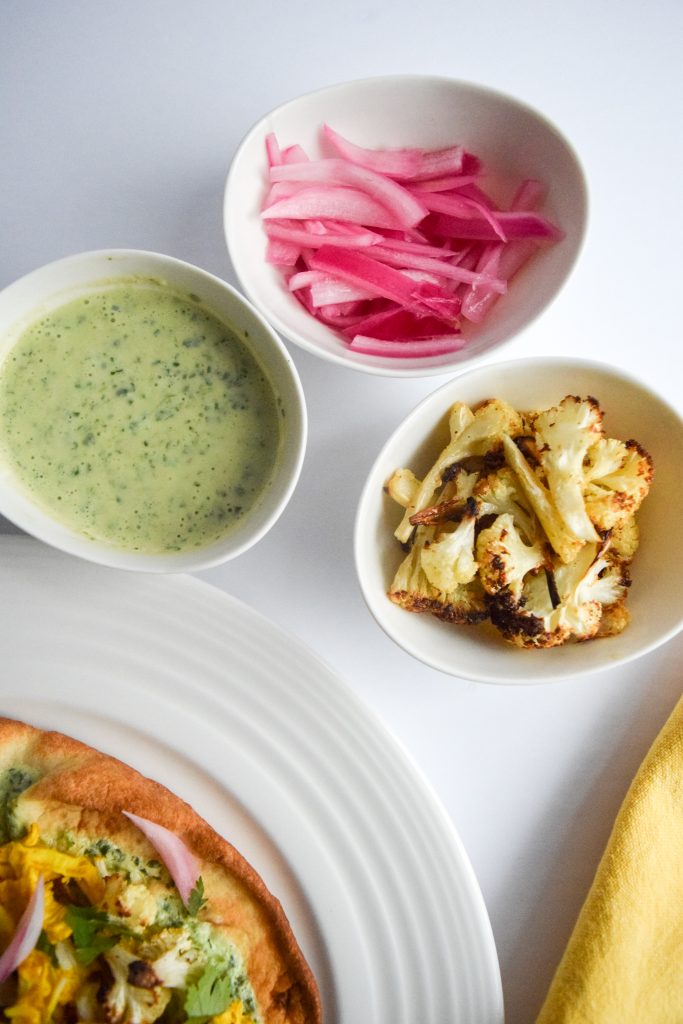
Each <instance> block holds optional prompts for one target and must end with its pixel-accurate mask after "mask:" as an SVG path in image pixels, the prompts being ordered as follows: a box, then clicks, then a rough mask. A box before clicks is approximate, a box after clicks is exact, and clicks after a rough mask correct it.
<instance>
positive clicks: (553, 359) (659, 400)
mask: <svg viewBox="0 0 683 1024" xmlns="http://www.w3.org/2000/svg"><path fill="white" fill-rule="evenodd" d="M559 366H563V367H568V368H572V369H576V370H583V371H588V372H595V373H599V374H603V375H605V376H611V377H612V378H615V379H616V380H617V381H622V382H624V383H626V384H629V385H631V386H633V387H635V388H637V389H638V390H640V391H641V392H643V393H644V394H645V395H647V397H648V398H649V399H651V400H653V401H654V402H655V403H656V404H658V405H660V406H662V407H664V408H665V409H666V410H667V411H668V412H669V413H670V414H671V416H672V417H673V418H674V419H675V420H676V421H677V423H678V425H679V427H680V430H681V435H682V436H683V416H682V415H681V414H680V413H679V412H678V410H677V409H676V408H675V407H674V406H672V405H671V404H670V403H669V402H668V401H667V400H666V399H665V398H663V397H662V395H660V394H659V393H658V392H657V391H656V390H655V389H654V388H653V387H651V386H650V385H649V384H646V383H643V382H642V381H641V380H639V379H638V378H637V377H636V376H635V375H634V374H632V373H629V371H627V370H623V369H622V368H621V367H616V366H612V365H611V364H609V363H605V362H601V361H599V360H594V359H584V358H581V357H573V356H544V355H542V356H522V357H520V358H518V359H509V360H505V361H503V362H491V363H488V364H486V365H485V366H474V367H472V368H471V369H470V370H467V371H465V372H463V373H462V374H457V375H456V376H454V377H452V378H451V379H450V380H448V381H445V382H444V383H443V384H442V385H440V386H439V387H438V388H436V390H435V391H432V392H431V393H430V394H428V395H426V396H425V397H424V398H422V399H421V400H420V401H419V402H418V403H417V404H416V405H415V406H413V408H412V409H411V410H409V412H408V413H407V414H406V415H405V416H404V417H403V418H402V419H401V420H400V422H399V423H398V424H397V425H396V427H395V428H394V429H393V430H392V432H391V433H390V435H389V437H388V438H387V439H386V441H385V442H384V444H383V445H382V447H381V448H380V450H379V452H378V453H377V456H376V457H375V459H374V460H373V462H372V465H371V467H370V469H369V471H368V474H367V477H366V479H365V482H364V484H363V487H362V490H361V492H360V496H359V499H358V503H357V506H356V514H355V519H354V528H353V554H354V565H355V570H356V579H357V582H358V586H359V588H360V591H361V594H362V597H363V600H364V602H365V605H366V607H367V609H368V611H369V612H370V614H371V615H372V617H373V619H374V620H375V623H376V624H377V625H378V626H379V627H380V629H381V630H382V631H383V632H384V634H385V635H386V636H387V637H388V638H389V639H390V640H392V641H393V642H394V643H395V644H396V645H397V646H398V647H399V648H401V649H402V650H404V651H405V652H406V653H407V654H410V655H411V656H412V657H414V658H415V659H416V660H417V661H420V662H422V663H423V664H424V665H427V666H428V667H429V668H433V669H435V670H436V671H438V672H441V673H442V674H444V675H447V676H451V677H454V678H457V679H462V680H468V681H472V682H476V683H485V684H494V685H498V686H535V685H537V684H541V683H554V682H560V681H561V680H563V679H575V678H579V677H582V676H587V675H594V674H596V673H598V672H606V671H611V670H612V669H616V668H619V667H621V666H623V665H625V664H628V663H630V662H633V661H636V660H637V659H639V658H641V657H643V656H644V655H646V654H650V653H652V651H654V650H656V649H657V648H659V647H661V646H663V645H664V644H665V643H668V641H669V640H672V639H673V638H674V637H675V636H676V635H677V634H678V633H679V632H681V630H683V608H681V611H680V613H679V616H678V620H677V622H675V623H674V624H673V625H672V626H671V627H670V628H669V629H667V630H666V631H664V632H663V633H661V634H660V635H659V636H656V637H654V638H653V639H652V640H651V641H650V642H649V643H646V644H644V645H643V646H642V647H640V648H638V649H637V650H635V651H632V652H631V653H626V654H624V655H622V656H620V657H616V658H614V659H612V660H610V661H609V662H608V663H606V664H600V665H591V664H589V665H586V666H572V665H567V666H561V667H559V668H558V667H557V666H556V667H554V668H553V670H552V671H547V672H545V673H544V672H543V671H541V672H536V671H535V672H534V675H533V676H532V677H530V678H526V677H520V678H505V677H501V676H500V675H496V674H494V673H493V672H489V671H479V672H475V671H470V670H469V669H468V670H467V671H466V672H465V673H463V674H459V673H458V671H457V669H456V668H455V667H452V666H449V665H448V664H445V663H444V661H443V659H442V658H438V657H434V656H432V657H430V652H429V651H428V650H426V651H425V650H424V648H423V647H421V646H420V645H416V644H414V643H412V642H411V641H410V639H406V637H405V636H400V635H399V634H398V633H396V632H395V631H393V630H392V629H391V628H389V626H388V624H387V623H386V622H385V621H383V620H382V618H381V617H380V616H379V615H378V614H376V611H375V609H376V607H377V602H376V600H375V598H374V596H373V594H372V592H371V588H370V586H369V585H368V582H367V578H366V573H365V571H364V569H363V560H362V557H361V554H362V553H361V546H362V537H363V535H364V533H366V532H367V525H368V521H369V520H368V513H369V508H368V507H367V506H369V505H370V503H371V501H372V500H373V497H376V490H377V480H376V479H375V478H376V477H377V476H378V474H379V469H380V466H381V464H382V462H383V461H384V457H385V454H386V452H387V451H388V449H389V448H390V447H391V445H392V444H393V443H394V441H395V439H396V437H397V435H398V434H400V433H403V432H404V431H407V430H408V429H409V428H410V425H411V424H412V423H413V422H414V421H415V420H416V419H419V418H420V416H421V414H422V412H423V410H424V409H425V408H427V407H428V406H429V405H431V404H432V403H433V402H435V403H438V397H439V395H441V394H443V393H444V392H445V391H446V390H448V389H449V388H453V387H455V386H457V384H458V383H461V382H462V381H463V380H464V379H465V378H466V377H470V376H472V377H473V376H475V375H476V374H480V373H482V372H484V371H485V370H486V369H491V370H492V371H495V372H501V371H505V370H506V369H508V368H511V367H514V368H515V369H518V370H520V371H521V370H522V368H524V367H526V368H527V369H528V370H529V371H531V370H533V369H534V368H543V369H546V368H547V369H550V368H551V367H559ZM482 400H483V399H482ZM385 597H386V595H385ZM387 600H388V598H387ZM539 653H540V652H539ZM538 664H539V663H537V665H538Z"/></svg>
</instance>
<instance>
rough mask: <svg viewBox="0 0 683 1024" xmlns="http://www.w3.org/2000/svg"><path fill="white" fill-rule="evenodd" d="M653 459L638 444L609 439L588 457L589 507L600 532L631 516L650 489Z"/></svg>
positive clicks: (586, 484)
mask: <svg viewBox="0 0 683 1024" xmlns="http://www.w3.org/2000/svg"><path fill="white" fill-rule="evenodd" d="M653 476H654V467H653V464H652V458H651V457H650V455H649V454H648V452H646V451H645V449H644V448H643V447H642V446H641V445H639V444H638V443H637V441H616V440H614V438H606V439H603V440H602V441H600V442H598V443H597V444H595V445H593V447H592V448H590V449H589V450H588V452H587V454H586V465H585V467H584V477H585V498H586V508H587V511H588V515H589V516H590V518H591V520H592V521H593V522H594V523H595V525H596V526H597V527H598V529H601V530H611V529H612V528H613V527H614V526H616V525H617V524H619V523H620V522H622V521H623V520H624V519H627V518H628V517H629V516H632V515H633V513H634V512H636V511H637V510H638V509H639V508H640V505H641V502H642V501H643V499H644V498H645V497H646V495H647V493H648V491H649V490H650V485H651V483H652V478H653Z"/></svg>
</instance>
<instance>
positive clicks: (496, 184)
mask: <svg viewBox="0 0 683 1024" xmlns="http://www.w3.org/2000/svg"><path fill="white" fill-rule="evenodd" d="M323 122H327V123H329V124H330V125H331V126H332V127H333V128H334V129H335V130H336V131H339V132H340V133H341V134H342V135H345V136H346V137H347V138H349V139H351V141H353V142H355V143H357V144H359V145H361V146H368V147H378V146H387V147H401V146H423V147H442V146H447V145H450V144H453V143H454V142H461V143H463V144H464V145H465V146H466V147H467V148H468V149H469V150H471V151H472V152H473V153H475V154H476V155H477V156H479V157H481V159H482V160H483V162H484V166H485V168H486V169H487V171H488V172H489V173H488V174H487V177H486V182H485V185H486V188H487V190H490V191H491V192H492V193H493V194H494V195H496V194H498V193H499V192H500V193H501V195H503V196H505V195H508V194H509V192H510V190H511V189H513V188H514V187H516V186H517V185H518V184H519V183H520V182H521V181H522V180H523V179H525V178H538V179H540V180H541V181H542V182H543V183H544V184H545V185H546V186H547V196H546V200H545V203H544V205H543V206H542V207H540V212H541V213H543V214H545V215H546V216H547V217H549V219H550V220H552V221H553V222H554V223H555V224H557V225H558V226H560V227H561V228H562V229H563V230H564V231H565V232H566V237H565V238H564V240H563V241H562V242H560V243H559V244H557V245H554V246H551V247H549V248H547V249H546V250H544V251H543V252H541V253H539V254H538V256H536V257H534V259H533V260H532V261H531V262H530V263H529V264H528V265H527V266H526V267H525V268H524V269H523V270H521V271H520V273H519V274H518V275H517V277H516V278H515V279H514V281H513V283H512V284H511V286H510V291H509V293H508V294H507V295H505V296H503V298H502V299H501V300H500V301H499V302H498V303H497V304H496V305H495V307H494V308H493V310H492V312H491V314H490V316H489V317H487V319H486V321H485V322H484V323H482V324H480V325H466V327H465V329H464V333H465V334H466V336H467V338H468V341H467V345H466V346H465V347H464V348H463V349H462V350H461V351H460V352H456V353H451V354H447V355H442V356H434V357H429V358H422V359H393V358H387V357H379V356H369V355H363V354H360V353H356V352H351V351H349V350H348V349H347V348H346V347H345V345H344V343H343V342H342V340H341V339H340V338H339V337H338V336H337V334H336V333H335V332H334V331H332V330H331V329H329V328H327V327H326V326H325V325H324V324H322V323H319V322H318V321H317V320H315V319H314V318H313V317H312V316H310V315H309V314H308V313H307V312H306V311H305V310H304V309H303V307H302V306H301V304H300V303H299V302H298V300H297V299H296V298H294V297H293V296H292V294H291V293H290V292H289V291H288V290H287V287H286V285H285V283H284V281H283V278H282V275H281V273H280V271H279V269H278V268H277V267H273V266H270V265H269V264H267V263H266V260H265V250H266V236H265V233H264V230H263V226H262V222H261V218H260V210H261V206H262V203H263V199H264V196H265V194H266V190H267V187H268V186H267V165H266V157H265V144H264V139H265V137H266V135H267V134H268V133H269V132H275V133H276V135H277V137H278V139H279V140H280V142H281V144H282V145H283V146H287V145H291V144H293V143H300V144H301V145H302V146H303V147H304V149H305V150H306V151H307V152H308V154H309V156H311V157H318V156H321V155H322V151H321V146H320V127H321V125H322V123H323ZM506 186H507V188H506ZM587 208H588V198H587V189H586V182H585V179H584V175H583V172H582V170H581V167H580V165H579V162H578V159H577V157H576V155H575V153H574V151H573V149H572V148H571V146H570V145H569V143H568V142H567V141H566V139H564V138H563V136H562V135H561V134H560V133H559V132H558V130H557V129H556V128H555V127H554V126H553V125H552V124H550V122H549V121H547V120H546V119H545V118H544V117H543V116H542V115H541V114H539V113H537V112H536V111H535V110H532V109H531V108H530V107H528V106H526V105H525V104H523V103H520V102H519V101H517V100H514V99H512V98H511V97H509V96H505V95H503V94H501V93H499V92H494V91H493V90H492V89H487V88H484V87H482V86H478V85H472V84H469V83H467V82H459V81H454V80H453V79H449V78H433V77H423V76H420V75H398V76H392V77H386V78H370V79H365V80H361V81H355V82H348V83H346V84H343V85H336V86H332V87H331V88H327V89H321V90H320V91H318V92H314V93H310V94H308V95H306V96H301V97H300V98H299V99H295V100H292V101H291V102H289V103H285V104H284V105H283V106H281V107H278V108H277V109H276V110H273V111H271V113H269V114H267V115H266V116H265V117H264V118H262V119H261V120H260V121H259V122H258V124H256V125H255V126H254V127H253V128H252V129H251V131H250V132H249V133H248V134H247V136H246V137H245V139H244V140H243V142H242V143H241V145H240V147H239V149H238V150H237V153H236V154H235V157H234V159H233V161H232V165H231V167H230V172H229V174H228V179H227V183H226V188H225V202H224V226H225V235H226V240H227V245H228V251H229V253H230V258H231V260H232V263H233V266H234V268H235V272H236V274H237V277H238V278H239V281H240V285H241V287H242V289H243V290H244V292H245V294H246V295H248V296H249V298H250V299H251V301H252V302H253V303H254V305H255V306H256V307H257V308H258V309H260V310H261V312H262V313H263V314H264V316H265V317H266V318H267V319H268V320H269V321H270V323H271V324H272V325H273V326H274V327H275V328H276V330H278V331H279V332H280V333H281V334H283V335H284V336H285V337H286V338H288V339H289V340H290V341H292V342H295V343H296V344H297V345H300V346H301V347H302V348H304V349H307V351H309V352H313V353H314V354H315V355H318V356H322V357H323V358H324V359H329V360H331V361H332V362H334V363H339V364H341V365H343V366H350V367H353V368H354V369H356V370H363V371H365V372H366V373H374V374H381V375H384V376H392V377H421V376H428V375H431V374H444V373H448V372H449V371H456V370H462V369H465V368H466V367H468V366H470V365H472V364H473V363H474V362H476V361H477V360H479V359H481V358H483V357H484V356H486V355H487V354H489V353H491V352H492V351H493V350H494V349H497V348H499V347H500V346H502V345H503V344H505V343H506V342H509V341H511V340H512V339H513V338H514V337H515V336H516V335H518V334H519V333H520V332H521V331H523V330H524V329H525V328H526V327H528V326H529V324H530V323H531V322H532V321H533V320H535V319H536V317H538V316H539V315H540V314H541V313H542V312H543V310H544V309H545V308H546V307H547V306H548V305H549V303H550V302H551V301H552V299H553V298H554V297H555V296H556V295H557V293H558V292H559V291H560V289H561V288H562V286H563V285H564V283H565V281H566V280H567V278H568V276H569V273H570V271H571V269H572V267H573V266H574V263H575V261H576V259H577V257H578V255H579V251H580V249H581V245H582V242H583V239H584V235H585V230H586V219H587Z"/></svg>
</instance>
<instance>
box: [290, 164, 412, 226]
mask: <svg viewBox="0 0 683 1024" xmlns="http://www.w3.org/2000/svg"><path fill="white" fill-rule="evenodd" d="M270 180H271V181H273V182H284V181H297V182H302V181H306V182H316V183H320V184H323V185H331V186H335V185H337V186H341V185H350V186H352V187H354V188H360V189H362V190H363V191H364V192H367V194H368V195H370V196H372V198H373V199H376V200H377V201H378V202H379V203H382V205H383V206H386V208H387V209H388V210H390V211H391V213H392V214H393V216H394V218H395V220H396V223H397V224H400V225H401V226H402V227H406V228H412V227H415V225H416V224H419V223H420V221H421V220H422V219H423V217H425V216H426V214H427V207H426V206H425V205H424V204H423V203H422V202H421V201H420V199H419V198H417V197H416V196H414V195H413V194H412V193H411V192H409V191H408V189H406V188H404V187H403V185H399V184H398V182H396V181H393V180H392V179H391V178H387V176H386V175H384V174H377V173H376V172H375V171H371V170H369V169H368V168H367V167H358V166H357V165H356V164H352V163H349V162H348V160H334V159H332V160H308V161H306V162H305V163H301V164H287V165H284V166H281V167H272V168H271V171H270Z"/></svg>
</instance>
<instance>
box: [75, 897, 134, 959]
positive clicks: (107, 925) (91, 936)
mask: <svg viewBox="0 0 683 1024" xmlns="http://www.w3.org/2000/svg"><path fill="white" fill-rule="evenodd" d="M65 920H66V923H67V924H68V926H69V927H70V928H71V932H72V935H71V937H72V939H73V944H74V946H75V947H76V952H75V956H76V959H77V960H78V962H79V963H80V964H91V963H92V962H93V960H96V959H97V957H98V956H99V955H100V954H101V953H106V952H107V950H108V949H111V948H112V946H115V945H116V943H117V942H118V941H119V939H120V938H121V936H122V935H133V934H134V933H133V932H131V930H130V928H127V927H126V925H124V924H121V922H119V921H115V920H113V919H112V918H111V917H109V914H107V913H106V912H105V911H104V910H97V908H96V907H76V906H74V905H73V904H70V905H69V906H68V907H67V908H66V914H65Z"/></svg>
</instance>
